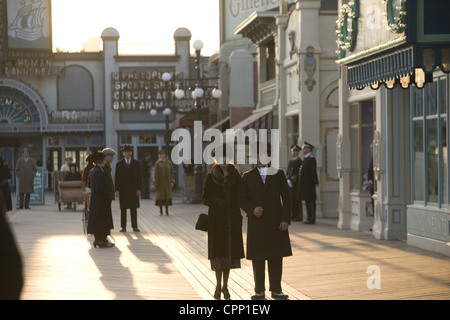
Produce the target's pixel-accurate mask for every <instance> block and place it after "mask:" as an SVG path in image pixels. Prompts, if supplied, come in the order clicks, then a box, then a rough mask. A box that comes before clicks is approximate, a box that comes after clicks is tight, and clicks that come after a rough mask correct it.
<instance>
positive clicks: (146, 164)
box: [141, 153, 152, 199]
mask: <svg viewBox="0 0 450 320" xmlns="http://www.w3.org/2000/svg"><path fill="white" fill-rule="evenodd" d="M141 168H142V194H141V199H150V174H151V170H152V164H151V162H150V154H149V153H146V154H145V156H144V159H142V161H141Z"/></svg>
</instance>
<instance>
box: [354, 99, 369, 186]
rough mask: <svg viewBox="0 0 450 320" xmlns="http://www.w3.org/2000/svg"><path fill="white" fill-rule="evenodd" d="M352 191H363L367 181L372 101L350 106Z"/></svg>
mask: <svg viewBox="0 0 450 320" xmlns="http://www.w3.org/2000/svg"><path fill="white" fill-rule="evenodd" d="M350 112H351V116H350V134H351V144H352V152H351V167H352V189H353V190H354V191H359V192H361V191H364V189H365V188H364V186H365V182H366V181H367V179H368V172H369V168H370V162H371V159H372V151H371V148H370V145H371V144H372V141H373V134H374V128H375V104H374V102H373V101H372V100H370V101H362V102H358V103H355V104H352V105H351V106H350Z"/></svg>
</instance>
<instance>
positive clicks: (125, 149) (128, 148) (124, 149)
mask: <svg viewBox="0 0 450 320" xmlns="http://www.w3.org/2000/svg"><path fill="white" fill-rule="evenodd" d="M120 151H122V152H124V151H133V147H132V146H130V145H129V144H126V145H124V146H123V147H122V148H120Z"/></svg>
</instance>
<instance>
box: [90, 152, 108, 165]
mask: <svg viewBox="0 0 450 320" xmlns="http://www.w3.org/2000/svg"><path fill="white" fill-rule="evenodd" d="M105 158H106V155H105V154H104V153H103V152H96V153H94V154H92V155H91V161H92V162H94V163H97V162H99V161H102V160H103V159H105Z"/></svg>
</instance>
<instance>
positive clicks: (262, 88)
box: [235, 0, 339, 218]
mask: <svg viewBox="0 0 450 320" xmlns="http://www.w3.org/2000/svg"><path fill="white" fill-rule="evenodd" d="M336 19H337V1H324V0H322V1H320V0H311V1H279V3H278V7H277V8H275V9H271V10H266V11H262V12H260V11H255V12H253V13H252V14H250V15H249V16H248V17H247V18H246V19H245V20H244V21H242V22H241V23H240V24H239V25H238V26H237V27H236V28H235V33H236V35H241V36H242V37H245V38H248V39H250V40H251V41H252V43H253V44H254V45H255V48H256V54H255V56H256V60H257V72H256V74H257V78H256V79H257V85H258V86H257V88H258V90H257V105H256V108H255V110H254V111H253V113H252V115H251V116H250V117H248V118H247V119H252V118H253V119H258V116H259V117H260V118H264V117H266V115H267V114H270V115H271V117H270V122H267V121H266V122H265V123H266V124H267V125H268V126H270V129H272V128H275V129H279V130H280V131H279V133H280V150H279V157H280V166H281V167H282V168H283V169H285V170H286V168H287V165H288V162H289V160H290V159H291V154H290V146H291V145H293V144H299V145H302V143H303V142H305V141H307V142H309V143H311V144H313V145H314V146H315V147H316V148H315V150H314V153H315V157H316V159H317V163H318V164H317V170H318V175H319V180H320V184H319V186H318V188H317V196H318V199H317V204H316V213H317V216H318V217H327V218H332V217H334V218H336V217H337V211H336V207H337V204H338V195H339V189H338V188H339V178H338V175H337V171H336V142H337V136H338V133H339V130H338V124H339V121H338V74H337V70H338V68H337V66H336V63H335V60H336V58H337V54H336V52H335V51H336V48H335V47H336V42H335V39H334V38H333V35H334V27H335V21H336ZM253 121H255V120H253ZM239 125H241V126H249V127H252V126H251V125H250V124H249V123H248V122H246V121H244V122H243V123H241V124H238V126H239ZM253 127H256V125H255V126H253ZM268 128H269V127H268Z"/></svg>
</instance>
